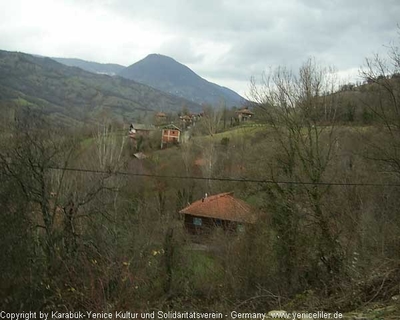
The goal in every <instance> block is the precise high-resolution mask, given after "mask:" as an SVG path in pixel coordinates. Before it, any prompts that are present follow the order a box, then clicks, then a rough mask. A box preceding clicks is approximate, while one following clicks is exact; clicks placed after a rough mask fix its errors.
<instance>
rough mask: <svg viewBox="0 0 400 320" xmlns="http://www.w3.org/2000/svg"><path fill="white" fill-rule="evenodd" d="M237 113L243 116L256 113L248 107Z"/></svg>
mask: <svg viewBox="0 0 400 320" xmlns="http://www.w3.org/2000/svg"><path fill="white" fill-rule="evenodd" d="M236 113H241V114H246V115H254V113H253V112H251V111H250V110H249V108H248V107H245V108H242V109H240V110H238V111H236Z"/></svg>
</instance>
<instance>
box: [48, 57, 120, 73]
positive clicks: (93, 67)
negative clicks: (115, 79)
mask: <svg viewBox="0 0 400 320" xmlns="http://www.w3.org/2000/svg"><path fill="white" fill-rule="evenodd" d="M51 59H53V60H55V61H57V62H59V63H62V64H65V65H67V66H70V67H78V68H81V69H83V70H86V71H89V72H93V73H99V74H108V75H110V76H114V75H116V74H118V73H119V72H120V71H121V70H122V69H125V68H126V67H124V66H121V65H119V64H115V63H97V62H91V61H85V60H81V59H69V58H51Z"/></svg>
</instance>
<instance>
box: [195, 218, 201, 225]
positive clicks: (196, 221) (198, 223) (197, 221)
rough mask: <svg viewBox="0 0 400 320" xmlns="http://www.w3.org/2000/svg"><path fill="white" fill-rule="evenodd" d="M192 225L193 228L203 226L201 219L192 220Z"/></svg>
mask: <svg viewBox="0 0 400 320" xmlns="http://www.w3.org/2000/svg"><path fill="white" fill-rule="evenodd" d="M193 224H194V225H195V226H201V225H202V224H203V221H202V220H201V218H193Z"/></svg>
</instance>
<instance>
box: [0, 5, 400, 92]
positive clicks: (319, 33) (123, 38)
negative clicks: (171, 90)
mask: <svg viewBox="0 0 400 320" xmlns="http://www.w3.org/2000/svg"><path fill="white" fill-rule="evenodd" d="M398 23H400V0H343V1H342V0H275V1H270V0H226V1H223V0H9V1H7V0H0V49H3V50H10V51H22V52H27V53H35V54H40V55H46V56H54V57H69V58H81V59H84V60H90V61H96V62H103V63H106V62H110V63H118V64H122V65H125V66H127V65H130V64H132V63H134V62H137V61H138V60H140V59H143V58H144V57H145V56H147V55H148V54H150V53H161V54H165V55H168V56H170V57H172V58H174V59H176V60H177V61H179V62H181V63H183V64H185V65H187V66H189V67H190V68H191V69H192V70H194V71H195V72H196V73H198V74H199V75H200V76H202V77H203V78H206V79H207V80H210V81H213V82H216V83H218V84H220V85H224V86H227V87H229V88H231V89H233V90H235V91H237V92H238V93H240V94H242V95H245V93H246V92H247V91H248V85H249V79H250V77H251V76H258V75H260V74H261V73H262V71H264V70H266V69H268V68H269V67H274V66H278V65H286V66H289V67H293V68H297V67H298V66H299V65H300V64H301V63H302V62H303V61H305V60H306V59H307V58H308V57H310V56H312V57H315V58H316V60H317V61H318V62H321V63H322V64H325V65H334V66H335V67H336V68H337V69H338V70H339V71H340V73H341V74H342V75H349V77H354V75H356V74H357V70H358V68H359V67H360V66H361V65H362V64H363V62H364V59H365V57H367V56H370V55H372V54H374V53H379V52H385V50H386V49H385V47H384V46H385V45H389V44H390V43H391V42H392V43H393V42H396V41H397V42H398V43H399V41H398V40H399V35H398V29H397V24H398Z"/></svg>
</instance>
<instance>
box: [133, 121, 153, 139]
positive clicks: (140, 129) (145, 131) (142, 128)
mask: <svg viewBox="0 0 400 320" xmlns="http://www.w3.org/2000/svg"><path fill="white" fill-rule="evenodd" d="M155 130H156V127H155V126H154V125H152V124H142V123H131V125H130V126H129V137H131V138H132V139H137V138H138V137H140V136H142V137H147V136H149V135H150V133H151V132H152V131H155Z"/></svg>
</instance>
